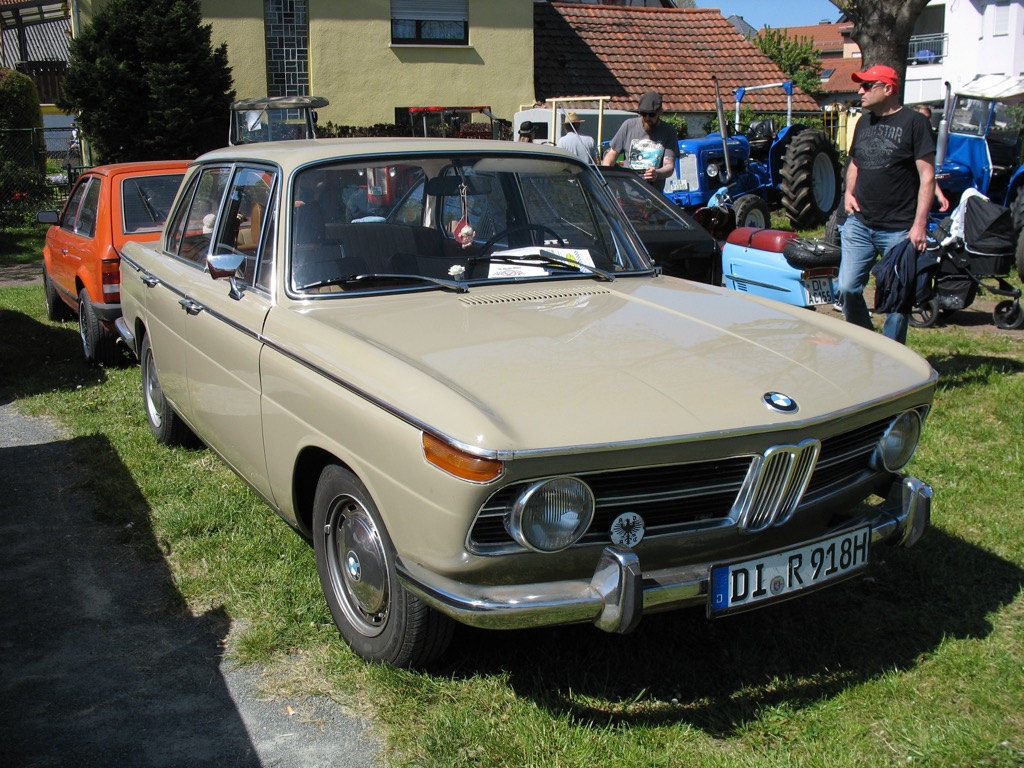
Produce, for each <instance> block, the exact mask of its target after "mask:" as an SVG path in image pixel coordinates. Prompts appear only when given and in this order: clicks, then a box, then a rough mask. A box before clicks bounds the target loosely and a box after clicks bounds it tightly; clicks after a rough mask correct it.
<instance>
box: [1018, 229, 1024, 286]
mask: <svg viewBox="0 0 1024 768" xmlns="http://www.w3.org/2000/svg"><path fill="white" fill-rule="evenodd" d="M1017 277H1019V278H1020V279H1021V280H1024V229H1022V230H1021V231H1020V232H1018V233H1017Z"/></svg>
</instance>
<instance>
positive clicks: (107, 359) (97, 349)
mask: <svg viewBox="0 0 1024 768" xmlns="http://www.w3.org/2000/svg"><path fill="white" fill-rule="evenodd" d="M78 335H79V336H80V337H81V339H82V354H83V355H85V361H86V362H87V363H89V364H90V365H104V366H108V365H114V364H115V363H117V361H118V359H119V355H118V351H119V350H118V348H117V337H116V336H115V335H114V334H113V333H111V332H110V330H109V329H108V328H106V327H105V326H104V325H103V324H102V323H100V321H99V318H98V317H96V311H95V310H94V309H93V308H92V299H90V298H89V292H88V291H86V290H85V289H84V288H83V289H82V292H81V293H79V294H78Z"/></svg>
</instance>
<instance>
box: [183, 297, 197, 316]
mask: <svg viewBox="0 0 1024 768" xmlns="http://www.w3.org/2000/svg"><path fill="white" fill-rule="evenodd" d="M178 303H179V304H180V305H181V308H182V309H184V310H185V311H186V312H188V313H189V314H190V315H198V314H199V313H200V312H202V311H203V307H202V305H201V304H197V303H196V302H194V301H192V299H182V300H181V301H179V302H178Z"/></svg>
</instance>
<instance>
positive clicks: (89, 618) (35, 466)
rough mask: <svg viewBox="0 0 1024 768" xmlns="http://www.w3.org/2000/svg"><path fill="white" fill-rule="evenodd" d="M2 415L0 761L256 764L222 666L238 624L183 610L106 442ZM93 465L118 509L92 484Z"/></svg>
mask: <svg viewBox="0 0 1024 768" xmlns="http://www.w3.org/2000/svg"><path fill="white" fill-rule="evenodd" d="M5 409H6V413H0V422H3V429H4V431H5V433H6V434H5V435H4V437H3V438H2V440H0V446H4V447H0V474H2V476H3V482H2V486H3V489H4V492H3V494H2V496H0V589H2V594H3V596H4V606H3V610H2V612H0V645H2V653H0V692H2V695H0V720H2V721H3V722H4V723H7V725H8V727H7V728H6V729H5V731H6V733H5V735H4V738H3V740H2V741H0V763H2V764H4V765H64V764H67V761H68V760H71V761H72V762H74V764H76V765H165V764H171V763H173V764H178V765H214V764H217V765H241V766H258V765H260V760H259V758H258V755H257V754H256V751H255V749H254V747H253V745H252V743H251V742H250V738H249V735H248V733H247V730H246V727H245V723H244V722H243V720H242V718H241V716H240V714H239V712H238V710H237V708H236V705H235V703H234V701H233V700H232V697H231V695H230V692H229V689H228V687H227V685H226V683H225V680H224V677H223V675H222V671H221V668H220V663H221V657H222V650H223V642H224V638H225V636H226V635H227V633H228V630H229V625H230V622H229V619H228V617H227V616H226V615H225V613H224V612H223V611H222V610H220V609H215V610H211V611H210V612H208V613H206V614H204V615H202V616H193V615H191V614H190V613H189V612H188V610H187V609H186V608H185V607H184V603H183V600H182V598H181V596H180V594H179V593H178V592H177V590H176V589H175V587H174V585H173V583H172V579H171V575H170V572H169V569H168V566H167V564H166V562H165V561H164V559H163V557H162V556H160V555H159V548H158V546H157V543H156V541H155V538H154V535H153V531H152V530H151V529H150V527H149V524H148V519H149V516H148V508H147V505H146V502H145V500H144V498H143V497H142V495H141V493H140V492H139V491H138V489H137V487H136V486H135V485H134V482H133V481H132V479H131V476H130V474H129V473H128V471H127V469H126V468H125V467H124V466H123V464H121V462H120V460H119V459H118V457H117V454H116V452H115V451H114V449H113V448H112V446H111V445H110V443H109V442H108V441H107V439H106V438H105V437H103V436H99V435H96V436H89V437H79V438H74V439H70V440H61V439H54V438H55V437H56V436H55V435H54V434H51V435H49V438H50V439H44V438H46V435H43V434H42V431H45V430H46V429H48V428H47V427H45V426H43V427H40V426H39V422H38V420H32V419H24V418H23V417H22V418H19V417H18V416H17V415H16V414H14V413H13V406H6V407H5ZM11 430H22V432H21V434H19V435H18V436H15V435H13V434H12V432H11ZM37 430H41V431H40V433H39V434H36V431H37ZM97 463H98V464H100V465H102V466H103V467H104V471H105V472H106V474H107V480H106V482H108V483H110V484H113V485H114V486H115V487H116V488H117V489H118V494H117V499H118V501H117V506H118V507H121V509H106V508H102V507H101V504H100V503H98V502H97V501H96V497H95V496H94V495H93V494H92V493H90V492H89V491H88V490H87V488H86V483H87V478H88V477H89V475H90V474H92V471H93V467H94V466H95V465H96V464H97ZM107 498H110V497H109V495H108V496H107ZM114 520H117V522H116V523H115V522H113V521H114ZM147 542H148V544H147ZM139 545H141V547H140V546H139ZM140 552H141V553H143V555H148V556H140Z"/></svg>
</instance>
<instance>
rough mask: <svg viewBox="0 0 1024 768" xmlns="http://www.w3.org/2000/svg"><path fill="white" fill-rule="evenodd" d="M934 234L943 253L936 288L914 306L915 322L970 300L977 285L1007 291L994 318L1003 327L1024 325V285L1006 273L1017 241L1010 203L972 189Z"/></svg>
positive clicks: (924, 323) (928, 322)
mask: <svg viewBox="0 0 1024 768" xmlns="http://www.w3.org/2000/svg"><path fill="white" fill-rule="evenodd" d="M935 240H936V243H935V245H934V246H933V247H934V248H935V249H936V250H937V253H938V257H939V270H938V274H937V276H936V279H935V293H934V296H933V297H932V298H931V299H930V300H929V301H927V302H923V303H920V304H918V305H917V306H915V307H914V309H913V310H912V312H911V318H910V322H911V324H912V325H915V326H918V327H929V326H932V325H934V324H935V322H936V321H937V320H938V318H939V317H947V316H949V315H951V314H953V313H954V312H956V311H957V310H961V309H966V308H967V307H969V306H971V304H973V303H974V299H975V297H976V296H977V294H978V292H979V291H981V292H984V291H989V292H990V293H993V294H995V295H997V296H1006V297H1009V299H1008V300H1006V301H1001V302H999V304H997V305H996V308H995V309H994V310H993V312H992V320H993V322H994V323H995V324H996V325H997V326H998V327H1000V328H1020V327H1021V326H1024V309H1022V308H1021V306H1020V296H1021V291H1020V289H1019V288H1015V287H1013V286H1012V285H1010V284H1009V283H1008V282H1007V281H1006V280H1005V279H1004V278H1005V277H1006V276H1008V275H1009V274H1010V270H1011V268H1012V267H1013V264H1014V259H1015V249H1016V245H1017V235H1016V232H1015V230H1014V228H1013V214H1012V213H1011V211H1010V209H1009V208H1005V207H1003V206H1001V205H998V204H997V203H993V202H992V201H991V200H989V199H988V198H987V197H985V196H984V195H983V194H981V193H980V192H978V191H977V190H975V189H969V190H967V191H966V192H964V194H963V196H962V197H961V199H960V204H959V205H958V206H957V207H956V209H955V210H954V211H953V213H952V214H951V215H950V216H949V217H948V218H947V219H945V220H943V221H942V222H941V223H940V224H939V226H938V227H937V228H936V230H935ZM929 250H931V247H930V249H929ZM983 278H995V279H996V284H995V285H991V284H985V283H983V282H982V279H983Z"/></svg>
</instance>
